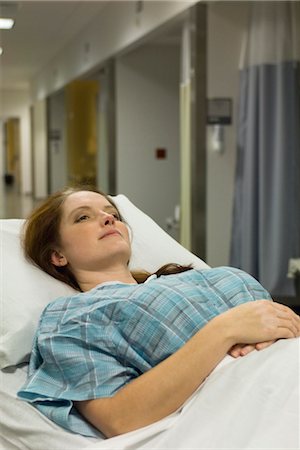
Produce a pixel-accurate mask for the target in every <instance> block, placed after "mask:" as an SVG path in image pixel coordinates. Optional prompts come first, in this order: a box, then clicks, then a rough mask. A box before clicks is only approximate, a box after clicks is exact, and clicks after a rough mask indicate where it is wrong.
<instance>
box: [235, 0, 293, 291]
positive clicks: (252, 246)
mask: <svg viewBox="0 0 300 450" xmlns="http://www.w3.org/2000/svg"><path fill="white" fill-rule="evenodd" d="M255 3H257V2H255ZM290 6H291V5H289V4H288V2H287V4H285V5H284V4H277V5H275V4H272V3H270V4H269V5H268V4H265V5H264V6H263V9H262V5H258V8H260V10H257V9H256V10H255V11H254V13H253V15H252V22H251V23H250V29H249V36H248V49H247V58H248V61H247V63H246V64H245V65H244V67H243V68H242V69H241V71H240V104H239V122H238V148H237V152H238V153H237V168H236V184H235V198H234V211H233V226H232V240H231V261H230V264H231V265H232V266H235V267H240V268H241V269H243V270H245V271H247V272H248V273H251V274H252V275H253V276H254V277H256V278H257V279H258V280H259V281H260V282H261V283H262V284H263V285H264V286H265V287H266V288H267V289H268V290H269V291H270V292H271V294H272V295H273V296H293V295H295V290H294V284H293V280H291V279H289V278H287V271H288V262H289V259H290V258H297V257H298V258H299V257H300V63H299V61H298V60H297V59H295V58H294V57H292V51H291V50H292V42H291V41H290V42H289V41H288V40H287V39H286V38H287V37H289V36H290V38H292V33H291V32H290V30H291V29H288V27H289V24H291V23H292V14H291V13H292V10H291V8H290ZM253 8H257V6H253ZM274 8H275V10H274ZM279 8H284V11H282V10H279ZM272 19H274V20H276V21H277V25H276V24H275V23H274V27H273V31H274V32H275V33H277V34H278V20H282V21H283V22H284V23H281V22H280V26H281V29H280V30H279V34H280V32H282V33H285V31H286V34H284V36H285V43H284V45H285V48H284V49H283V51H282V52H281V53H280V57H279V56H278V55H279V53H278V49H275V50H274V52H273V53H272V52H270V45H272V42H270V39H271V37H270V30H271V31H272V26H273V25H272ZM253 21H255V26H254V28H253V27H252V24H253ZM258 23H259V30H258V28H257V27H258ZM251 27H252V28H251ZM263 27H266V28H267V35H268V37H269V40H268V42H267V43H266V44H267V46H268V51H267V52H266V53H268V56H267V57H266V58H265V59H266V61H265V62H264V61H263V58H262V52H261V50H260V54H259V55H257V58H256V57H255V48H253V46H255V36H254V39H253V35H252V36H251V33H253V32H255V33H256V36H258V37H259V36H260V37H261V36H262V29H263ZM276 27H277V28H276ZM284 27H287V28H286V30H284ZM277 38H278V36H277ZM276 43H277V44H278V41H277V42H276V39H274V44H276ZM264 44H265V43H264V42H260V46H264ZM289 46H290V47H289ZM260 48H261V47H260ZM270 54H271V56H270ZM274 55H275V57H274ZM286 55H288V56H286ZM272 59H274V60H275V61H272Z"/></svg>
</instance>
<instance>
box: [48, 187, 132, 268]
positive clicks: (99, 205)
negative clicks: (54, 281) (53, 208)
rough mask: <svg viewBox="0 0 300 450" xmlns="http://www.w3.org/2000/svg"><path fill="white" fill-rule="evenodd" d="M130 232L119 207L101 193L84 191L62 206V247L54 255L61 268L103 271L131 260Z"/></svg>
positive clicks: (55, 261) (56, 263)
mask: <svg viewBox="0 0 300 450" xmlns="http://www.w3.org/2000/svg"><path fill="white" fill-rule="evenodd" d="M130 251H131V250H130V241H129V233H128V229H127V226H126V224H125V223H123V222H121V221H120V217H119V213H118V211H117V210H116V208H115V207H114V206H113V205H112V204H111V203H110V202H109V201H108V200H107V199H106V198H105V197H104V196H103V195H101V194H98V193H96V192H92V191H80V192H75V193H73V194H71V195H69V196H68V197H67V198H66V200H65V202H64V204H63V206H62V219H61V223H60V248H59V249H57V251H56V252H54V253H53V255H52V262H53V264H55V265H57V266H65V265H66V264H69V266H70V268H71V270H72V271H73V272H74V273H76V271H79V270H89V271H101V270H105V269H108V268H109V267H111V265H112V264H126V265H127V263H128V261H129V258H130Z"/></svg>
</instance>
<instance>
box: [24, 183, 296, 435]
mask: <svg viewBox="0 0 300 450" xmlns="http://www.w3.org/2000/svg"><path fill="white" fill-rule="evenodd" d="M24 246H25V253H26V255H27V257H29V258H30V259H31V260H32V261H33V262H34V263H35V264H37V265H38V266H40V267H41V268H42V269H43V270H44V271H46V272H47V273H49V274H50V275H52V276H54V277H55V278H57V279H59V280H62V281H64V282H65V283H68V284H69V285H71V286H73V287H74V288H75V289H77V290H78V291H79V292H78V294H77V295H74V296H73V297H70V298H61V299H57V300H56V301H54V302H52V303H51V304H50V305H48V306H47V308H46V309H45V311H44V312H43V314H42V317H41V319H40V323H39V328H38V331H37V333H36V337H35V341H34V345H33V352H32V357H31V362H30V367H29V378H28V381H27V383H26V385H25V386H24V387H23V389H22V390H21V391H20V392H19V396H20V397H21V398H23V399H26V400H28V401H31V402H32V403H33V404H34V405H35V406H36V407H37V408H38V409H39V410H40V411H42V412H43V413H45V414H46V415H47V416H48V417H49V418H51V419H52V420H54V421H55V422H56V423H58V424H60V425H61V426H63V427H65V428H67V429H69V430H72V431H75V432H77V433H81V434H84V435H97V432H99V431H100V432H101V433H103V434H104V435H105V436H106V437H111V436H115V435H118V434H122V433H125V432H128V431H131V430H134V429H137V428H140V427H143V426H145V425H148V424H151V423H153V422H155V421H158V420H160V419H161V418H163V417H165V416H167V415H168V414H170V413H172V412H174V411H175V410H177V409H178V408H179V407H180V406H181V405H182V404H183V403H184V401H185V400H186V399H187V398H188V397H189V396H191V394H192V393H193V392H194V391H195V390H196V389H197V388H198V386H199V385H200V384H201V383H202V382H203V380H204V379H205V378H206V377H207V376H208V375H209V373H210V372H211V371H212V370H213V369H214V368H215V367H216V365H217V364H218V363H219V362H220V361H221V360H222V358H223V357H224V356H225V355H226V353H227V352H230V354H232V355H233V356H239V355H245V354H247V353H248V352H249V351H251V350H253V349H254V348H256V349H261V348H264V347H266V346H268V345H270V344H271V343H272V342H274V341H275V340H277V339H280V338H293V337H296V336H299V335H300V318H299V317H298V316H297V315H296V314H295V313H294V312H293V311H291V310H290V309H289V308H287V307H285V306H283V305H280V304H277V303H274V302H271V301H269V300H270V296H269V294H268V293H267V292H266V291H265V290H264V289H263V287H262V286H261V285H260V284H259V283H258V282H257V281H256V280H254V279H253V278H252V277H250V276H249V275H247V274H245V273H244V272H242V271H240V270H237V269H232V268H216V269H205V270H202V271H199V270H193V269H191V268H190V267H180V266H177V265H170V266H167V267H164V268H162V269H161V270H160V271H158V273H157V275H158V276H157V275H153V276H149V274H143V273H142V274H134V273H131V272H130V270H129V268H128V261H129V259H130V251H131V249H130V239H129V234H128V228H127V225H126V224H125V223H124V222H123V221H122V218H121V217H120V214H119V212H118V210H117V208H116V206H115V205H114V204H113V202H112V200H111V199H109V198H108V197H107V196H106V195H104V194H102V193H99V192H96V191H88V190H72V189H68V190H65V191H63V192H60V193H57V194H54V195H53V196H51V197H50V198H49V199H48V200H47V201H46V202H45V203H44V204H43V205H41V206H40V207H39V208H38V209H37V210H36V211H34V212H33V213H32V215H31V217H29V219H28V221H27V226H26V232H25V239H24ZM141 279H143V280H142V281H144V282H142V283H138V282H137V280H138V281H139V282H140V281H141ZM253 300H257V301H253Z"/></svg>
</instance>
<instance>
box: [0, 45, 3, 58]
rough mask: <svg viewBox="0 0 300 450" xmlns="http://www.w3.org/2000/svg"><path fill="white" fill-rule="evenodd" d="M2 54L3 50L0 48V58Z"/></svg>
mask: <svg viewBox="0 0 300 450" xmlns="http://www.w3.org/2000/svg"><path fill="white" fill-rule="evenodd" d="M2 53H3V48H2V47H0V56H1V55H2Z"/></svg>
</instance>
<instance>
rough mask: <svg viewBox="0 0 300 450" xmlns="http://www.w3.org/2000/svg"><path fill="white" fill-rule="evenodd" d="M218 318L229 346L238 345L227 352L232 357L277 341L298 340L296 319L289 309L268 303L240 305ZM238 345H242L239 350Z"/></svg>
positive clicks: (299, 319)
mask: <svg viewBox="0 0 300 450" xmlns="http://www.w3.org/2000/svg"><path fill="white" fill-rule="evenodd" d="M222 316H223V319H225V322H227V323H226V326H227V327H228V332H229V333H230V334H231V336H230V337H231V339H232V341H233V343H234V342H235V343H238V346H237V347H236V344H235V345H234V346H233V347H232V348H231V350H230V351H233V356H234V355H235V354H237V355H238V354H239V353H240V352H242V353H244V354H247V353H249V351H251V350H253V349H254V347H255V348H257V349H258V350H261V349H262V348H266V347H267V346H268V345H270V344H271V343H273V342H274V341H275V340H277V339H282V338H293V337H297V336H300V317H299V316H298V315H297V314H295V313H294V312H293V311H292V310H291V309H290V308H289V307H287V306H285V305H281V304H279V303H276V302H271V301H269V300H257V301H254V302H249V303H244V304H242V305H239V306H236V307H235V308H232V309H230V310H228V311H227V312H226V313H224V314H222ZM242 344H244V345H245V344H246V345H245V346H244V347H243V349H242V347H241V346H242ZM256 346H257V347H256ZM234 350H236V352H234Z"/></svg>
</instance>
